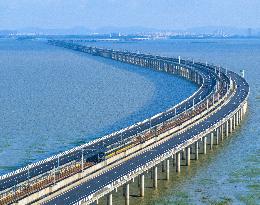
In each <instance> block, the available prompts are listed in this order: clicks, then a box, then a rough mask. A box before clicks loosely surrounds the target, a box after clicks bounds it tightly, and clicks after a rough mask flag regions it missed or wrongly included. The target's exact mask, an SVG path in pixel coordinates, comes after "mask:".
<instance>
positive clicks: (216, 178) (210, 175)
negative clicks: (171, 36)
mask: <svg viewBox="0 0 260 205" xmlns="http://www.w3.org/2000/svg"><path fill="white" fill-rule="evenodd" d="M96 44H98V45H100V46H108V47H112V46H113V47H114V48H124V49H128V50H132V51H136V50H139V51H143V52H150V53H156V54H160V55H169V56H178V55H180V56H184V57H186V58H194V59H197V60H198V59H200V60H201V61H204V62H206V61H208V62H213V63H214V64H219V65H222V66H225V67H227V68H229V69H230V70H233V71H235V72H238V73H239V71H240V70H241V69H245V74H246V79H247V80H248V82H249V84H250V87H251V93H250V97H249V112H248V114H247V116H246V118H245V120H244V122H243V123H242V126H241V127H240V128H239V129H237V130H236V131H235V133H234V134H233V135H232V137H231V138H229V139H227V140H225V141H224V143H222V144H221V145H219V146H218V147H217V148H216V149H214V151H211V152H209V154H208V155H206V156H202V155H200V160H199V161H197V162H195V161H192V164H191V166H190V167H189V168H187V167H185V166H183V167H182V173H181V174H179V175H178V174H176V173H175V171H174V170H173V169H172V174H171V177H172V179H171V181H170V182H166V181H165V180H164V178H165V176H163V175H161V176H160V179H161V180H159V190H158V191H154V190H153V189H151V188H150V187H151V180H149V179H147V180H146V187H147V189H146V190H145V192H146V196H145V197H144V199H141V198H139V197H131V202H132V203H133V204H141V205H148V204H156V205H164V204H165V205H166V204H250V205H251V204H252V205H253V204H260V40H175V41H174V40H171V41H155V42H152V41H151V42H137V43H112V44H111V43H96ZM147 178H148V177H147ZM130 190H131V194H133V195H136V194H137V195H138V189H137V185H136V184H133V185H131V188H130ZM120 191H121V190H120ZM120 195H121V192H119V193H117V194H116V196H117V197H115V200H116V202H117V204H122V203H123V201H122V196H120Z"/></svg>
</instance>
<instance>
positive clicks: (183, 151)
mask: <svg viewBox="0 0 260 205" xmlns="http://www.w3.org/2000/svg"><path fill="white" fill-rule="evenodd" d="M181 159H182V160H185V149H183V150H182V154H181Z"/></svg>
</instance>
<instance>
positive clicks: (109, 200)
mask: <svg viewBox="0 0 260 205" xmlns="http://www.w3.org/2000/svg"><path fill="white" fill-rule="evenodd" d="M107 205H113V196H112V193H109V194H108V195H107Z"/></svg>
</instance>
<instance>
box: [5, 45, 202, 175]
mask: <svg viewBox="0 0 260 205" xmlns="http://www.w3.org/2000/svg"><path fill="white" fill-rule="evenodd" d="M0 65H1V66H0V91H1V92H0V104H1V107H0V174H4V173H6V172H9V171H11V170H14V169H17V168H19V167H21V166H24V165H26V164H27V163H30V162H34V161H37V160H39V159H43V158H46V157H48V156H50V155H51V154H54V153H57V152H60V151H64V150H67V149H69V148H71V147H73V146H76V145H79V144H82V143H85V142H87V141H89V140H91V139H93V138H96V137H101V136H103V135H105V134H108V133H111V132H112V131H116V130H118V129H121V128H124V127H126V126H129V125H132V124H134V123H136V122H138V121H141V120H144V119H145V118H147V117H151V116H152V115H154V114H156V113H158V112H161V111H163V110H165V109H166V108H168V107H170V106H171V105H174V104H177V103H178V102H180V101H182V100H183V99H185V98H187V97H188V96H190V95H191V94H192V93H193V92H194V91H195V90H196V89H197V88H196V87H195V85H193V84H191V83H190V82H187V81H185V80H183V79H181V78H177V77H172V76H169V75H167V74H164V73H159V72H153V71H151V70H149V69H141V68H137V67H134V66H129V65H125V64H120V63H117V62H114V61H109V60H106V59H102V58H98V57H92V56H89V55H87V54H82V53H77V52H73V51H70V50H66V49H61V48H56V47H53V46H49V45H46V44H44V43H40V42H31V41H15V40H0ZM180 84H182V85H184V88H181V87H180V86H179V85H180Z"/></svg>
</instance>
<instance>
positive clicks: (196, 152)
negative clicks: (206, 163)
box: [195, 141, 199, 160]
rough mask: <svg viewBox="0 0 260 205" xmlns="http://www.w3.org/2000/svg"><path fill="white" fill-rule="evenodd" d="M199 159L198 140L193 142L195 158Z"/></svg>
mask: <svg viewBox="0 0 260 205" xmlns="http://www.w3.org/2000/svg"><path fill="white" fill-rule="evenodd" d="M198 159H199V141H196V142H195V160H198Z"/></svg>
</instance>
